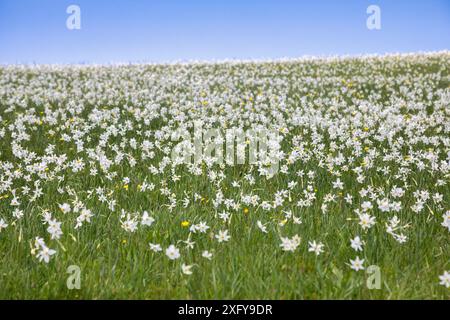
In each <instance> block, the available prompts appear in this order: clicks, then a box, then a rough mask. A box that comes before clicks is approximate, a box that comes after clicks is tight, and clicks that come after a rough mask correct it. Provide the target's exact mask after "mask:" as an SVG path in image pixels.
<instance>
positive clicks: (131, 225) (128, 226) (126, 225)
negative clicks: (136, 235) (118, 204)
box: [121, 215, 138, 232]
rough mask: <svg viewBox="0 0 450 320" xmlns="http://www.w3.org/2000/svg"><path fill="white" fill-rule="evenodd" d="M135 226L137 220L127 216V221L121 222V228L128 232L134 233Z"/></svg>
mask: <svg viewBox="0 0 450 320" xmlns="http://www.w3.org/2000/svg"><path fill="white" fill-rule="evenodd" d="M137 225H138V222H137V220H136V219H135V218H131V217H130V215H127V219H126V220H125V221H121V226H122V228H123V229H124V230H125V231H128V232H135V231H136V229H137Z"/></svg>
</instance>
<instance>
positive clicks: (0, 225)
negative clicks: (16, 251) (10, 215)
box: [0, 218, 8, 231]
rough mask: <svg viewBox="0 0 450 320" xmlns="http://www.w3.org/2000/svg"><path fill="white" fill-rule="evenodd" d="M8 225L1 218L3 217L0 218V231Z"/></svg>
mask: <svg viewBox="0 0 450 320" xmlns="http://www.w3.org/2000/svg"><path fill="white" fill-rule="evenodd" d="M7 226H8V224H7V223H6V222H5V220H3V218H1V219H0V231H2V229H5V228H6V227H7Z"/></svg>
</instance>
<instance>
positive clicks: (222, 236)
mask: <svg viewBox="0 0 450 320" xmlns="http://www.w3.org/2000/svg"><path fill="white" fill-rule="evenodd" d="M230 238H231V236H230V235H228V230H224V231H223V230H220V231H219V233H218V234H216V239H217V241H219V242H226V241H228V240H230Z"/></svg>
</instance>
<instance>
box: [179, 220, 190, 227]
mask: <svg viewBox="0 0 450 320" xmlns="http://www.w3.org/2000/svg"><path fill="white" fill-rule="evenodd" d="M181 226H182V227H183V228H187V227H189V221H187V220H184V221H183V222H181Z"/></svg>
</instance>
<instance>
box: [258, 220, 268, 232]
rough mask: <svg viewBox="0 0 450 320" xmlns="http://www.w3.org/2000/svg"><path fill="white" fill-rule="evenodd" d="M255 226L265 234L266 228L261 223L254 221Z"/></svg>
mask: <svg viewBox="0 0 450 320" xmlns="http://www.w3.org/2000/svg"><path fill="white" fill-rule="evenodd" d="M256 225H257V226H258V228H259V229H260V230H261V231H262V232H264V233H267V228H266V226H265V225H263V224H262V222H261V221H259V220H258V221H256Z"/></svg>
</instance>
